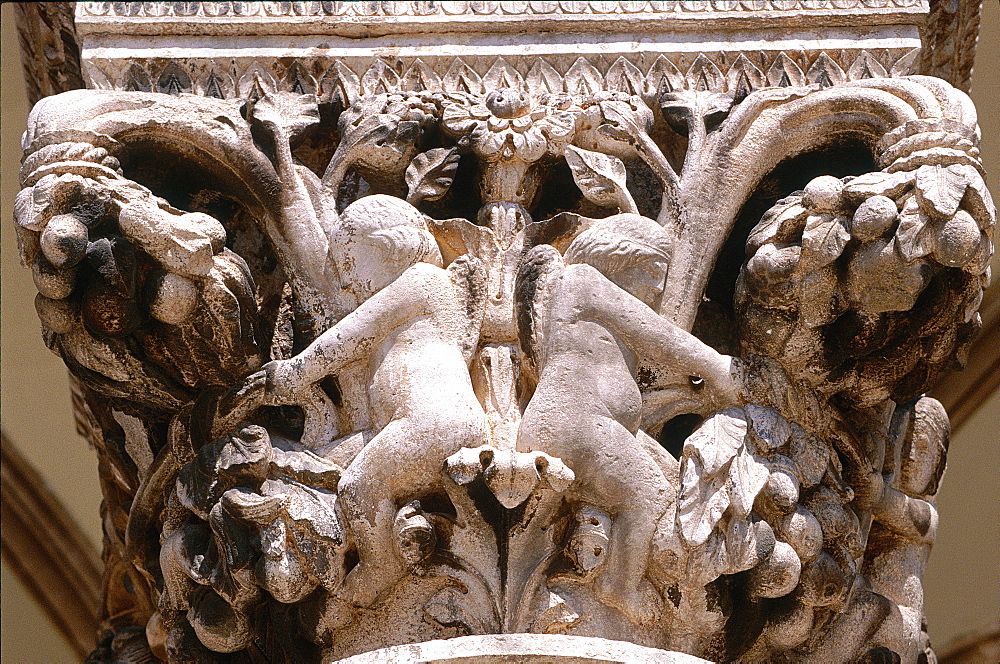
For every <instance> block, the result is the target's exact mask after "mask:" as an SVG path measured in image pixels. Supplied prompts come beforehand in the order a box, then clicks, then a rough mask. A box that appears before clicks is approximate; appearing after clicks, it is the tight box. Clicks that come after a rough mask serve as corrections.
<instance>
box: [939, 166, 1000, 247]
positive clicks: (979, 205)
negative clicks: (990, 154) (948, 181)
mask: <svg viewBox="0 0 1000 664" xmlns="http://www.w3.org/2000/svg"><path fill="white" fill-rule="evenodd" d="M947 170H948V171H949V172H951V173H952V174H953V175H955V176H956V177H961V178H963V179H964V180H965V181H966V183H968V188H967V189H966V190H965V197H964V198H963V199H962V203H963V207H965V208H966V209H968V210H969V212H970V213H971V214H972V217H973V218H974V219H975V220H976V221H977V222H978V223H979V228H980V230H984V231H985V230H987V229H989V228H992V226H993V224H994V223H995V222H996V215H997V211H996V207H995V206H994V205H993V197H992V196H991V195H990V192H989V189H987V188H986V183H985V182H984V181H983V176H982V175H980V173H979V171H978V170H976V169H975V168H973V167H972V166H969V165H967V164H953V165H951V166H948V167H947Z"/></svg>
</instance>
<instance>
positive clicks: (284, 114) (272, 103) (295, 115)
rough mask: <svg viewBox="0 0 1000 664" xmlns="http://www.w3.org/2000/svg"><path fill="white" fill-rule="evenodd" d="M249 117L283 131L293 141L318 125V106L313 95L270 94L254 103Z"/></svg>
mask: <svg viewBox="0 0 1000 664" xmlns="http://www.w3.org/2000/svg"><path fill="white" fill-rule="evenodd" d="M251 117H252V118H253V119H254V120H256V121H258V122H261V123H263V124H265V125H271V126H275V127H280V128H282V129H284V130H285V131H287V132H288V135H289V136H290V137H291V138H292V139H293V140H294V139H295V138H297V137H298V136H301V135H302V134H303V133H304V132H305V131H307V130H308V129H309V128H310V127H314V126H315V125H317V124H319V106H317V104H316V97H315V95H311V94H306V95H303V94H297V93H294V92H272V93H268V94H266V95H264V96H263V97H261V98H260V99H258V100H257V101H256V103H254V105H253V110H252V111H251Z"/></svg>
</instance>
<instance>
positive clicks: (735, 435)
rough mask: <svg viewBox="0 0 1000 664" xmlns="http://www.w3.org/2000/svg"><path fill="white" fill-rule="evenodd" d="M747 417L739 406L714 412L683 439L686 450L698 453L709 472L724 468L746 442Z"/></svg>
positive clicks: (713, 473)
mask: <svg viewBox="0 0 1000 664" xmlns="http://www.w3.org/2000/svg"><path fill="white" fill-rule="evenodd" d="M746 433H747V421H746V417H745V416H744V413H743V411H742V410H741V409H739V408H727V409H725V410H723V411H722V412H719V413H716V414H715V415H712V416H711V417H710V418H708V419H707V420H705V422H704V423H703V424H702V425H701V426H700V427H698V429H697V430H696V431H695V432H694V433H693V434H691V435H690V436H689V437H688V439H687V440H685V441H684V454H685V455H688V454H693V455H696V456H697V457H698V458H699V459H701V460H702V464H703V468H704V470H705V472H706V473H707V474H709V475H715V474H717V473H718V472H719V471H721V470H722V468H723V466H725V465H726V464H727V463H729V461H730V460H732V458H733V457H734V456H735V455H736V452H737V450H739V448H740V447H741V446H742V445H743V440H744V438H745V437H746Z"/></svg>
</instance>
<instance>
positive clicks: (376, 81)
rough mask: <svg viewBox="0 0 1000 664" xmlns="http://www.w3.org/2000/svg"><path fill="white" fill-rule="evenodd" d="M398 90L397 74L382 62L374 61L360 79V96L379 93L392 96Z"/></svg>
mask: <svg viewBox="0 0 1000 664" xmlns="http://www.w3.org/2000/svg"><path fill="white" fill-rule="evenodd" d="M399 88H400V85H399V74H397V73H396V70H395V69H393V68H392V67H390V66H389V65H388V64H386V62H385V61H384V60H376V61H375V62H374V63H372V66H371V67H369V68H368V71H366V72H365V74H364V76H362V77H361V94H362V95H376V94H378V93H380V92H386V93H389V94H392V93H395V92H397V91H398V90H399Z"/></svg>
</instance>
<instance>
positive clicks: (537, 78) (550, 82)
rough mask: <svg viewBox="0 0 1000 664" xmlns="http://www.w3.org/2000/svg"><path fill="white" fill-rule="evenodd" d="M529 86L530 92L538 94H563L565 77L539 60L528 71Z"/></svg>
mask: <svg viewBox="0 0 1000 664" xmlns="http://www.w3.org/2000/svg"><path fill="white" fill-rule="evenodd" d="M527 85H528V89H529V90H534V91H537V92H550V93H555V92H562V91H563V77H562V75H561V74H560V73H559V72H557V71H556V70H555V68H553V67H552V65H550V64H549V63H548V62H545V60H543V59H541V58H538V59H537V60H535V64H533V65H531V69H529V70H528V79H527Z"/></svg>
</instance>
